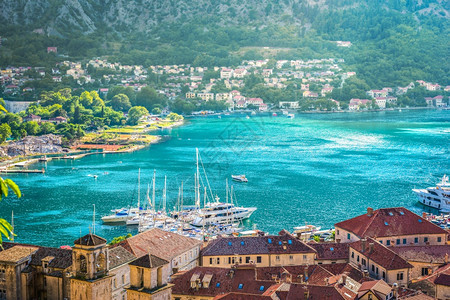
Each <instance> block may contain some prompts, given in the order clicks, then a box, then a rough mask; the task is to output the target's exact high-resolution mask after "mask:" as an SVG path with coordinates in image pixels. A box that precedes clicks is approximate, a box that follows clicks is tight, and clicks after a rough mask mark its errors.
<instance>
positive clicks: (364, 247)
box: [361, 239, 366, 253]
mask: <svg viewBox="0 0 450 300" xmlns="http://www.w3.org/2000/svg"><path fill="white" fill-rule="evenodd" d="M361 251H362V252H363V253H364V252H366V239H362V240H361Z"/></svg>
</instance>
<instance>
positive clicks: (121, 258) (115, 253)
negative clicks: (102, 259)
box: [108, 246, 136, 269]
mask: <svg viewBox="0 0 450 300" xmlns="http://www.w3.org/2000/svg"><path fill="white" fill-rule="evenodd" d="M108 259H109V268H110V269H114V268H115V267H118V266H121V265H123V264H126V263H128V262H130V261H133V260H135V259H136V257H135V256H133V255H132V254H131V253H130V252H128V251H127V250H125V249H124V248H123V247H120V246H119V247H114V248H111V249H109V250H108Z"/></svg>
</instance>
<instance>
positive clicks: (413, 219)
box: [335, 207, 446, 238]
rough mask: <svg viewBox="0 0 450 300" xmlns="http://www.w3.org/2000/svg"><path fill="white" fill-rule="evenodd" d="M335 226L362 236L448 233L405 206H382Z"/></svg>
mask: <svg viewBox="0 0 450 300" xmlns="http://www.w3.org/2000/svg"><path fill="white" fill-rule="evenodd" d="M335 227H339V228H342V229H344V230H347V231H349V232H352V233H354V234H355V235H356V236H358V237H360V238H363V237H373V238H377V237H389V236H399V235H417V234H445V233H446V231H445V230H444V229H442V228H440V227H439V226H437V225H435V224H433V223H431V222H429V221H427V220H426V219H424V218H422V217H420V216H418V215H416V214H415V213H413V212H411V211H409V210H407V209H406V208H404V207H394V208H380V209H377V210H375V211H374V212H373V213H372V214H371V215H370V216H369V215H368V214H363V215H360V216H357V217H354V218H352V219H349V220H346V221H342V222H339V223H337V224H335Z"/></svg>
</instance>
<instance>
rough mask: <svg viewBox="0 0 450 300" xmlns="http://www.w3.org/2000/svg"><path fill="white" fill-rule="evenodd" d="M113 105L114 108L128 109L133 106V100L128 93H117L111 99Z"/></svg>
mask: <svg viewBox="0 0 450 300" xmlns="http://www.w3.org/2000/svg"><path fill="white" fill-rule="evenodd" d="M110 104H111V107H112V108H113V109H114V110H119V111H128V110H129V109H130V108H131V102H130V99H129V98H128V96H127V95H125V94H117V95H115V96H114V97H113V98H112V99H111V103H110Z"/></svg>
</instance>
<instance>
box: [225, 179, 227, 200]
mask: <svg viewBox="0 0 450 300" xmlns="http://www.w3.org/2000/svg"><path fill="white" fill-rule="evenodd" d="M225 182H226V186H225V203H228V178H227V179H225Z"/></svg>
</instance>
